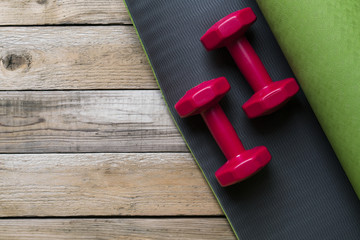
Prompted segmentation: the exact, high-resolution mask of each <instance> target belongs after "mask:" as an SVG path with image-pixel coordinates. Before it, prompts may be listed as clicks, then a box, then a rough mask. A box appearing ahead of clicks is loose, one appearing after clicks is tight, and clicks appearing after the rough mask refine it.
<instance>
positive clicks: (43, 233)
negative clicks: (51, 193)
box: [0, 218, 235, 240]
mask: <svg viewBox="0 0 360 240" xmlns="http://www.w3.org/2000/svg"><path fill="white" fill-rule="evenodd" d="M0 238H1V239H7V240H12V239H16V240H22V239H26V240H31V239H36V240H41V239H46V240H47V239H72V240H77V239H94V240H95V239H96V240H98V239H149V240H150V239H156V240H159V239H166V240H168V239H181V240H186V239H206V240H211V239H223V240H225V239H231V240H234V239H235V236H234V234H233V233H232V231H231V229H230V226H229V224H228V223H227V221H226V219H225V218H201V219H199V218H189V219H187V218H183V219H172V218H170V219H166V218H165V219H151V218H145V219H22V220H1V221H0Z"/></svg>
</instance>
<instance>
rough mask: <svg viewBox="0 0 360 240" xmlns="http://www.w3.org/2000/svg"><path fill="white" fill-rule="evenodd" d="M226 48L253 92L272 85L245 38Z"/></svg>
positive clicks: (262, 65)
mask: <svg viewBox="0 0 360 240" xmlns="http://www.w3.org/2000/svg"><path fill="white" fill-rule="evenodd" d="M226 47H227V49H228V50H229V52H230V54H231V55H232V57H233V58H234V60H235V62H236V64H237V66H238V67H239V69H240V71H241V72H242V74H243V75H244V76H245V78H246V80H247V81H248V82H249V84H250V86H251V87H252V89H253V90H254V91H255V92H256V91H258V90H260V89H262V88H264V87H266V86H267V85H269V84H270V83H272V80H271V78H270V76H269V74H268V72H267V71H266V69H265V67H264V64H263V63H262V62H261V60H260V58H259V56H258V55H257V54H256V52H255V51H254V49H253V48H252V46H251V44H250V43H249V41H248V40H247V39H246V37H245V36H242V37H240V38H239V39H238V40H237V41H234V42H231V43H230V44H228V45H227V46H226Z"/></svg>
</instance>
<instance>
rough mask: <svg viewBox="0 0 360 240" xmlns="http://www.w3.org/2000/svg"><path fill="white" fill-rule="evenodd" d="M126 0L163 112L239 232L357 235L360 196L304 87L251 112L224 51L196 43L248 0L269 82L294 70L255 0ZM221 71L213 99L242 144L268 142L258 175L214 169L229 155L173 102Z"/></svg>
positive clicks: (253, 36) (253, 235) (253, 39)
mask: <svg viewBox="0 0 360 240" xmlns="http://www.w3.org/2000/svg"><path fill="white" fill-rule="evenodd" d="M125 2H126V4H127V6H128V9H129V12H130V14H131V16H132V18H133V22H134V25H135V27H136V28H137V31H138V33H139V36H140V38H141V41H142V43H143V45H144V49H145V50H146V52H147V54H148V57H149V60H150V63H151V65H152V67H153V70H154V73H155V76H156V78H157V80H158V83H159V86H160V87H161V89H162V92H163V94H164V98H165V100H166V102H167V104H168V106H169V110H170V112H171V114H172V115H173V117H174V120H175V122H176V123H177V125H178V127H179V129H180V131H181V133H182V134H183V136H184V138H185V140H186V142H187V144H188V146H189V148H190V149H191V151H192V153H193V155H194V157H195V159H196V161H197V163H198V164H199V167H200V168H201V169H202V171H203V173H204V176H205V178H206V179H207V181H208V183H209V185H210V186H211V188H212V189H213V191H214V193H215V195H216V197H217V199H218V201H219V203H220V204H221V206H222V208H223V210H224V213H225V214H226V216H227V217H228V219H229V222H230V223H231V225H232V227H233V229H234V232H235V233H236V235H237V237H238V238H239V239H360V228H359V226H360V203H359V201H358V199H357V196H356V194H355V193H354V191H353V189H352V187H351V184H350V183H349V181H348V179H347V177H346V175H345V173H344V171H343V169H342V168H341V165H340V163H339V161H338V159H337V158H336V156H335V154H334V152H333V150H332V148H331V146H330V144H329V142H328V140H327V138H326V136H325V134H324V133H323V131H322V129H321V127H320V125H319V123H318V121H317V119H316V117H315V115H314V114H313V112H312V110H311V108H310V106H309V104H308V102H307V100H306V99H305V96H304V95H303V93H302V92H300V93H299V94H298V95H297V96H296V98H295V99H293V100H292V101H290V102H289V103H288V104H287V105H286V106H285V107H284V108H282V109H281V110H280V111H278V112H276V113H275V114H272V115H270V116H267V117H263V118H260V119H256V120H249V119H248V118H247V117H246V116H245V114H244V112H243V111H242V109H241V105H242V104H243V103H244V102H245V101H246V100H247V99H249V98H250V96H251V95H252V94H253V91H252V90H251V88H250V86H249V85H248V84H247V82H246V81H245V80H244V78H243V76H242V75H241V73H240V71H239V70H238V69H237V67H236V65H235V63H234V62H233V60H232V58H231V56H230V54H229V53H228V52H227V51H226V49H220V50H216V51H213V52H207V51H206V50H205V49H204V47H203V46H202V44H201V43H200V41H199V39H200V37H201V36H202V35H203V34H204V33H205V31H206V30H207V29H208V28H209V27H210V26H211V25H212V24H213V23H215V22H216V21H217V20H218V19H220V18H222V17H223V16H225V15H227V14H229V13H231V12H233V11H236V10H238V9H242V8H244V7H252V8H253V10H254V11H255V13H256V15H257V16H258V21H257V22H256V23H255V24H254V25H253V26H252V27H251V28H250V30H249V32H248V34H247V36H248V39H249V41H250V43H251V44H252V46H253V47H254V48H255V51H256V52H257V53H258V54H259V56H260V58H261V59H262V60H263V62H264V64H265V67H266V68H267V69H268V70H269V73H270V75H271V77H272V78H273V79H274V80H275V81H276V80H281V79H284V78H288V77H292V76H293V74H292V72H291V70H290V67H289V66H288V64H287V62H286V60H285V58H284V56H283V55H282V52H281V50H280V48H279V46H278V45H277V43H276V41H275V39H274V37H273V35H272V33H271V31H270V29H269V27H268V25H267V23H266V22H265V20H264V18H263V16H262V15H261V12H260V10H259V9H258V7H257V4H256V3H255V1H252V0H244V1H239V0H228V1H215V0H208V1H197V0H183V1H169V0H158V1H150V0H142V1H136V0H126V1H125ZM220 76H225V77H227V79H228V80H229V82H230V84H231V86H232V89H231V91H230V92H229V93H228V94H227V95H226V96H225V98H224V99H223V100H222V101H221V102H220V105H221V106H222V107H223V109H224V111H225V113H226V114H227V116H228V117H229V119H230V122H231V123H233V125H234V128H235V129H236V131H237V133H238V134H239V136H240V138H241V139H242V141H243V143H244V145H245V147H246V148H248V149H249V148H252V147H255V146H258V145H265V146H266V147H268V149H269V151H270V152H271V154H272V157H273V159H272V162H271V163H270V164H269V165H268V166H267V167H266V168H265V169H264V170H262V171H261V172H260V173H258V174H257V175H255V176H254V177H252V178H250V179H248V180H246V181H245V182H242V183H239V184H236V185H234V186H231V187H227V188H222V187H220V186H219V184H218V183H217V181H216V179H215V176H214V173H215V171H216V170H217V169H218V168H219V167H220V166H222V165H223V164H224V163H225V161H226V159H225V157H224V156H223V154H222V153H221V151H220V149H219V148H218V146H217V145H216V142H215V141H214V139H213V138H212V136H211V134H210V132H209V131H208V129H207V128H206V126H205V123H204V122H203V120H202V119H201V117H200V116H194V117H190V118H187V119H180V118H179V117H178V115H177V113H176V111H175V109H174V105H175V103H176V102H177V101H178V100H179V99H180V98H181V97H182V96H183V95H184V94H185V92H186V91H187V90H188V89H190V88H192V87H194V86H195V85H197V84H199V83H201V82H203V81H206V80H209V79H212V78H216V77H220ZM179 174H181V172H179ZM219 238H221V236H219Z"/></svg>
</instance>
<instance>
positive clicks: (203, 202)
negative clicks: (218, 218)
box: [0, 153, 222, 217]
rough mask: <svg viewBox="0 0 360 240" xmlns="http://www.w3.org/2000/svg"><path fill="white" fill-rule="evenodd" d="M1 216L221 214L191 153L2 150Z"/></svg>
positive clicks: (0, 157) (0, 166)
mask: <svg viewBox="0 0 360 240" xmlns="http://www.w3.org/2000/svg"><path fill="white" fill-rule="evenodd" d="M0 206H1V207H0V216H1V217H21V216H84V215H87V216H89V215H91V216H94V215H102V216H110V215H112V216H124V215H126V216H135V215H141V216H165V215H167V216H169V215H171V216H177V215H222V212H221V210H220V208H219V206H218V204H217V202H216V200H215V198H214V197H213V195H212V193H211V190H210V188H209V187H208V186H207V184H206V182H205V180H204V178H203V176H202V174H201V172H200V170H199V169H198V167H197V165H196V164H195V162H194V160H193V159H192V156H191V155H190V154H189V153H122V154H121V153H119V154H100V153H99V154H2V155H1V154H0Z"/></svg>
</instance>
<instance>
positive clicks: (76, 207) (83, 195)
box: [0, 0, 235, 239]
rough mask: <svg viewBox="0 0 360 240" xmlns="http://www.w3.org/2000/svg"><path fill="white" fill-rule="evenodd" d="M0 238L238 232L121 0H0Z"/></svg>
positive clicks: (161, 236) (183, 235)
mask: <svg viewBox="0 0 360 240" xmlns="http://www.w3.org/2000/svg"><path fill="white" fill-rule="evenodd" d="M0 25H1V26H0V54H1V55H0V58H1V59H0V90H1V91H0V153H1V154H0V216H1V219H0V239H54V238H55V239H57V238H61V239H128V238H130V239H170V238H171V239H234V238H235V237H234V235H233V233H232V231H231V229H230V227H229V225H228V223H227V221H226V219H225V218H224V216H223V213H222V211H221V209H220V208H219V206H218V204H217V202H216V200H215V198H214V197H213V195H212V193H211V190H210V189H209V187H208V186H207V184H206V182H205V180H204V179H203V176H202V174H201V172H200V171H199V169H198V167H197V165H196V163H195V162H194V160H193V159H192V157H191V155H190V154H189V152H188V150H187V148H186V146H185V144H184V142H183V140H182V138H181V136H180V134H179V132H178V130H177V129H176V128H175V126H174V124H173V122H172V120H171V117H170V115H169V113H168V111H167V109H166V107H165V104H164V102H163V99H162V97H161V94H160V91H159V89H158V86H157V85H156V82H155V79H154V76H153V74H152V72H151V70H150V67H149V64H148V61H147V59H146V57H145V54H144V53H143V50H142V48H141V46H140V43H139V40H138V38H137V36H136V34H135V31H134V29H133V27H132V26H131V22H130V19H129V17H128V15H127V12H126V9H125V7H124V5H123V2H122V1H121V0H90V1H89V0H77V1H73V0H2V1H0Z"/></svg>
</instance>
